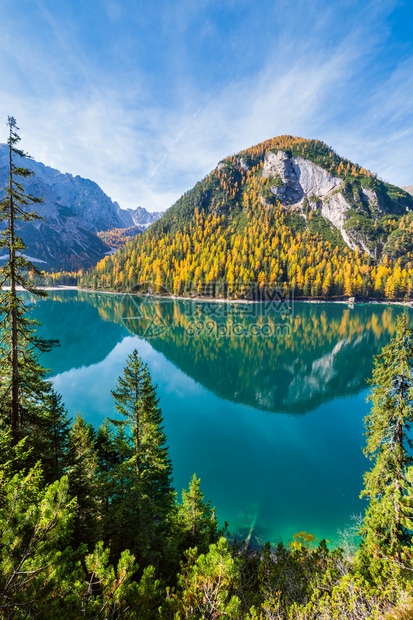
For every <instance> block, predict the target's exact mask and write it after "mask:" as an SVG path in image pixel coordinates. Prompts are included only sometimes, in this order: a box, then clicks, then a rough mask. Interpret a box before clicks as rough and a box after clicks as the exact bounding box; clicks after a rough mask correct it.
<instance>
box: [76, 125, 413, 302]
mask: <svg viewBox="0 0 413 620" xmlns="http://www.w3.org/2000/svg"><path fill="white" fill-rule="evenodd" d="M81 284H82V285H83V286H89V287H91V288H107V289H110V290H120V291H121V290H132V291H133V290H142V289H143V290H144V289H145V287H146V288H147V290H148V291H149V292H151V291H154V290H157V291H159V292H162V290H163V291H165V292H169V293H171V294H174V295H180V294H183V295H188V294H195V295H201V296H202V295H205V296H211V295H216V294H218V296H220V295H221V293H217V292H216V291H215V292H208V291H209V289H208V286H210V284H225V287H226V288H225V290H226V291H227V294H228V295H229V296H232V297H235V298H243V297H245V296H246V297H247V298H249V296H250V293H249V292H248V291H249V287H250V285H251V284H252V285H254V286H256V285H258V287H259V289H260V290H263V289H264V287H265V286H274V285H277V286H282V287H283V288H293V289H294V291H295V295H296V296H298V297H319V296H321V297H326V298H327V297H332V296H333V297H334V296H343V295H344V296H353V295H361V296H365V297H381V298H382V297H386V298H388V299H396V298H397V299H399V298H400V297H405V296H408V297H410V296H412V295H413V196H412V195H410V194H409V193H408V192H406V191H405V190H403V189H401V188H399V187H396V186H394V185H391V184H389V183H385V182H383V181H381V180H380V179H378V178H377V176H376V175H375V174H373V173H371V172H369V171H368V170H367V169H365V168H363V167H362V166H360V165H358V164H354V163H353V162H351V161H349V160H347V159H344V158H342V157H340V156H339V155H338V154H337V153H336V152H335V151H334V150H333V149H332V148H331V147H329V146H328V145H326V144H325V143H323V142H321V141H320V140H309V139H304V138H297V137H294V136H288V135H285V136H278V137H276V138H273V139H271V140H267V141H265V142H262V143H260V144H257V145H255V146H253V147H251V148H249V149H246V150H244V151H241V152H240V153H238V154H236V155H232V156H230V157H227V158H225V159H224V160H222V161H221V162H219V164H218V165H217V167H216V168H215V169H214V170H213V171H212V172H211V173H210V174H209V175H207V176H206V177H205V178H204V179H203V180H202V181H200V182H198V183H197V184H196V185H195V186H194V187H193V188H192V189H191V190H190V191H188V192H187V193H185V194H184V195H183V196H182V197H181V198H180V199H179V200H178V201H177V202H176V203H175V204H174V205H173V206H172V207H171V208H170V209H168V210H167V211H166V212H165V214H164V215H163V216H162V217H161V218H160V219H159V220H158V221H157V222H155V223H154V224H153V225H152V226H151V227H150V229H149V230H148V231H147V232H146V233H145V234H144V235H141V236H139V237H137V238H135V239H134V240H133V241H132V242H131V243H130V244H128V246H126V247H125V248H124V249H123V250H120V251H119V252H117V253H116V254H115V255H114V256H111V257H108V258H106V259H105V260H104V261H103V262H101V263H100V264H99V269H97V270H94V271H92V272H91V273H90V274H89V275H87V276H86V277H85V278H83V280H81ZM254 294H255V293H254Z"/></svg>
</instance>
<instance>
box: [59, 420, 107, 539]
mask: <svg viewBox="0 0 413 620" xmlns="http://www.w3.org/2000/svg"><path fill="white" fill-rule="evenodd" d="M94 441H95V432H94V430H93V428H92V425H91V424H88V423H86V422H85V420H84V419H83V418H82V416H81V415H79V414H77V416H76V418H75V421H74V422H73V424H72V427H71V429H70V431H69V435H68V450H67V470H68V479H69V494H70V496H71V497H72V498H76V508H75V520H74V528H73V534H72V542H73V546H74V547H75V548H77V547H78V546H79V545H80V544H82V543H84V544H86V545H87V546H88V548H89V549H92V548H93V546H94V544H95V543H96V542H97V540H98V537H99V531H98V527H97V516H98V512H99V510H98V508H99V506H98V497H97V496H98V493H97V481H96V474H97V456H96V452H95V448H94Z"/></svg>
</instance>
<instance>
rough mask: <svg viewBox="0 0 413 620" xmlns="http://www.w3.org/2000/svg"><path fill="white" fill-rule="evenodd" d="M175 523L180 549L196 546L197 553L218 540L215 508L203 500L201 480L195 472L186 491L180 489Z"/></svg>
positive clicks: (205, 551)
mask: <svg viewBox="0 0 413 620" xmlns="http://www.w3.org/2000/svg"><path fill="white" fill-rule="evenodd" d="M177 523H178V530H179V533H178V537H179V539H180V541H179V547H180V550H184V549H188V548H190V547H197V549H198V552H199V553H207V552H208V549H209V545H210V544H212V543H216V542H217V541H218V524H217V521H216V518H215V509H212V508H211V502H205V501H204V494H203V493H202V491H201V481H200V479H199V478H197V477H196V475H195V474H194V475H193V477H192V480H191V482H190V483H189V489H188V491H186V490H185V489H183V490H182V504H180V506H179V507H178V519H177Z"/></svg>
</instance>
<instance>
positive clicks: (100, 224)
mask: <svg viewBox="0 0 413 620" xmlns="http://www.w3.org/2000/svg"><path fill="white" fill-rule="evenodd" d="M16 163H20V162H16ZM21 165H22V166H24V167H26V168H28V169H29V170H31V171H33V172H34V173H35V174H34V176H32V177H30V178H28V179H26V180H24V181H23V185H24V187H25V189H26V190H27V192H28V193H30V194H32V195H34V196H38V197H42V198H43V199H44V203H43V204H40V205H36V207H37V212H38V213H39V215H41V216H42V217H43V218H44V220H45V221H44V222H34V223H26V224H24V225H23V226H22V230H21V233H20V234H21V236H22V237H23V240H24V241H25V243H26V245H27V246H28V249H27V254H29V255H30V256H31V257H33V258H35V259H37V260H39V261H42V262H44V263H45V265H47V266H48V267H55V268H59V269H70V268H74V267H79V266H89V265H92V264H94V263H96V262H97V261H98V260H99V259H100V258H102V257H103V256H104V255H105V253H107V252H108V251H110V247H109V246H108V245H107V244H105V243H104V242H103V241H102V240H101V239H99V238H98V237H97V235H96V233H97V232H99V231H106V230H111V229H113V228H127V227H130V226H133V225H134V221H133V218H132V216H131V215H130V213H128V212H127V211H124V210H122V209H121V208H120V206H119V205H118V204H117V203H116V202H113V201H112V200H111V199H110V198H109V196H107V195H106V194H105V193H104V192H103V191H102V189H101V188H100V187H99V186H98V185H97V184H96V183H94V182H93V181H90V180H89V179H83V178H81V177H80V176H76V177H74V176H72V175H71V174H64V173H61V172H59V170H55V169H53V168H49V167H48V166H45V165H43V164H42V163H40V162H37V161H34V160H32V159H24V160H22V161H21ZM7 179H8V147H7V146H6V145H4V144H0V188H3V187H4V186H5V185H6V183H7ZM1 193H2V192H1ZM45 268H46V267H45Z"/></svg>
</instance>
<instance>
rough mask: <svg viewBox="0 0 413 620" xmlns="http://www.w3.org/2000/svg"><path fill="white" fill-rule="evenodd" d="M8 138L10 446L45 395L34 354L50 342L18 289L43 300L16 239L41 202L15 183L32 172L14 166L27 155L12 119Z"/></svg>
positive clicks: (4, 338)
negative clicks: (38, 330) (30, 315)
mask: <svg viewBox="0 0 413 620" xmlns="http://www.w3.org/2000/svg"><path fill="white" fill-rule="evenodd" d="M7 124H8V127H9V137H8V140H7V144H8V147H9V170H8V172H9V175H8V176H9V180H8V185H7V186H6V187H5V188H4V192H5V197H4V199H3V200H2V201H1V202H0V222H5V223H6V225H5V228H4V229H3V231H2V233H1V234H0V250H6V251H7V252H8V260H7V261H6V263H5V264H4V265H3V266H2V267H1V269H0V288H1V287H2V286H3V285H4V284H5V283H6V282H8V283H9V284H10V291H7V292H6V291H2V292H1V297H0V315H1V317H2V319H1V332H2V334H1V339H0V359H1V362H0V378H1V387H0V413H1V416H2V418H3V421H5V422H8V423H9V424H10V427H11V431H12V443H13V444H14V445H15V444H17V442H18V441H19V438H20V436H21V427H22V425H23V424H24V423H25V421H26V420H27V419H29V418H30V417H31V415H32V413H33V410H34V409H36V407H37V406H38V405H39V403H41V402H42V399H43V397H44V393H45V389H47V388H46V386H45V383H44V380H43V379H44V374H45V372H44V369H43V368H42V367H41V365H40V364H39V360H38V357H39V353H42V352H45V351H49V350H50V348H51V347H52V346H53V345H54V344H55V342H53V341H50V340H49V341H48V340H45V339H43V338H40V337H39V336H38V335H37V334H36V330H35V326H36V325H38V323H37V322H36V321H33V320H31V319H30V318H28V317H27V314H26V311H27V307H26V304H25V301H24V299H23V297H22V296H19V295H18V294H17V290H18V287H22V288H23V289H25V290H26V291H29V292H30V293H32V294H34V295H37V296H40V297H45V296H46V293H45V292H44V291H42V290H40V289H38V288H36V287H35V286H34V285H33V284H32V283H31V282H30V280H29V279H28V277H27V276H26V275H25V274H27V273H28V272H31V273H35V274H38V275H39V273H40V272H39V270H38V269H37V267H36V266H35V265H33V263H31V262H30V261H29V260H28V259H27V258H25V257H24V256H23V254H22V252H23V251H24V250H25V249H26V246H25V244H24V243H23V240H22V239H21V237H19V236H18V235H17V232H16V231H17V228H18V225H19V223H20V222H30V221H34V220H39V219H42V218H41V217H40V216H39V215H37V213H36V212H35V211H31V210H30V208H31V207H32V205H35V204H38V203H40V202H42V199H41V198H37V197H35V196H32V195H31V194H28V193H26V192H25V190H24V187H23V185H22V184H21V183H20V182H19V180H18V179H20V178H21V179H25V178H27V177H30V176H31V175H32V174H33V173H32V172H31V171H30V170H28V169H27V168H24V167H22V166H20V165H18V164H17V163H15V161H16V159H17V158H24V157H27V154H26V153H24V152H23V151H22V150H20V149H18V148H17V147H16V145H17V143H18V142H19V141H20V137H19V135H18V134H17V131H18V127H17V125H16V120H15V119H14V118H13V117H9V118H8V122H7Z"/></svg>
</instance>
